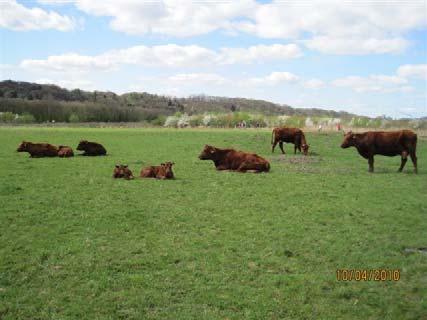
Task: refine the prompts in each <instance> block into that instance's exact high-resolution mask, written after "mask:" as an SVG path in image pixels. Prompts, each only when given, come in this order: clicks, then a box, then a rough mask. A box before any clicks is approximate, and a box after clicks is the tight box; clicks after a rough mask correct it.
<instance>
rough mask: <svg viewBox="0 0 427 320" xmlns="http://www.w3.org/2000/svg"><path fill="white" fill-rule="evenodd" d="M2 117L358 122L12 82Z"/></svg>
mask: <svg viewBox="0 0 427 320" xmlns="http://www.w3.org/2000/svg"><path fill="white" fill-rule="evenodd" d="M0 112H12V113H14V114H22V113H29V114H31V115H33V116H34V117H35V119H36V120H37V121H47V120H49V121H50V120H56V121H68V120H69V118H70V116H71V115H73V114H75V115H76V116H77V117H78V118H79V120H80V121H142V120H148V121H152V120H154V119H156V118H158V117H161V116H163V117H164V116H168V115H173V114H175V113H177V112H180V113H187V114H189V115H193V114H202V113H206V112H211V113H230V112H246V113H253V114H263V115H294V116H309V117H312V116H315V117H334V118H347V119H348V118H351V117H354V116H355V115H353V114H350V113H347V112H336V111H331V110H322V109H314V108H313V109H302V108H292V107H291V106H288V105H279V104H275V103H272V102H268V101H264V100H254V99H244V98H227V97H211V96H205V95H198V96H190V97H187V98H176V97H168V96H162V95H156V94H150V93H146V92H142V93H141V92H130V93H125V94H122V95H118V94H115V93H114V92H102V91H93V92H89V91H83V90H80V89H74V90H67V89H64V88H61V87H58V86H56V85H49V84H37V83H29V82H18V81H11V80H6V81H2V82H0Z"/></svg>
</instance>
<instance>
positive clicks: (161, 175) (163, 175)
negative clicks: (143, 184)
mask: <svg viewBox="0 0 427 320" xmlns="http://www.w3.org/2000/svg"><path fill="white" fill-rule="evenodd" d="M174 164H175V163H173V162H165V163H162V164H161V165H160V166H150V167H146V168H143V169H142V170H141V173H140V177H141V178H156V179H174V178H175V177H174V174H173V172H172V166H173V165H174Z"/></svg>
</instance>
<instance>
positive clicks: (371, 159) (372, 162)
mask: <svg viewBox="0 0 427 320" xmlns="http://www.w3.org/2000/svg"><path fill="white" fill-rule="evenodd" d="M368 163H369V172H374V156H371V157H369V158H368Z"/></svg>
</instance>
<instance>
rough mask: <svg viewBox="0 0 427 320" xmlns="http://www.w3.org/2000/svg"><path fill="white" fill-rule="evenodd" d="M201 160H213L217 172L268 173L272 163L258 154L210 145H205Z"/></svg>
mask: <svg viewBox="0 0 427 320" xmlns="http://www.w3.org/2000/svg"><path fill="white" fill-rule="evenodd" d="M199 159H200V160H212V161H213V162H214V164H215V167H216V169H217V170H234V171H238V172H246V171H254V172H263V171H264V172H268V171H269V170H270V163H269V162H268V161H267V160H265V159H264V158H262V157H260V156H259V155H257V154H254V153H246V152H242V151H236V150H234V149H219V148H215V147H213V146H209V145H205V147H204V149H203V151H202V153H200V155H199Z"/></svg>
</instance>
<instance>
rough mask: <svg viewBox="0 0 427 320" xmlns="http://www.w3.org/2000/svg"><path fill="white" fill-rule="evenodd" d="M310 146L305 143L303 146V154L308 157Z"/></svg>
mask: <svg viewBox="0 0 427 320" xmlns="http://www.w3.org/2000/svg"><path fill="white" fill-rule="evenodd" d="M309 147H310V146H309V145H308V144H306V143H303V144H302V145H301V149H302V152H303V153H304V155H305V156H306V155H308V148H309Z"/></svg>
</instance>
